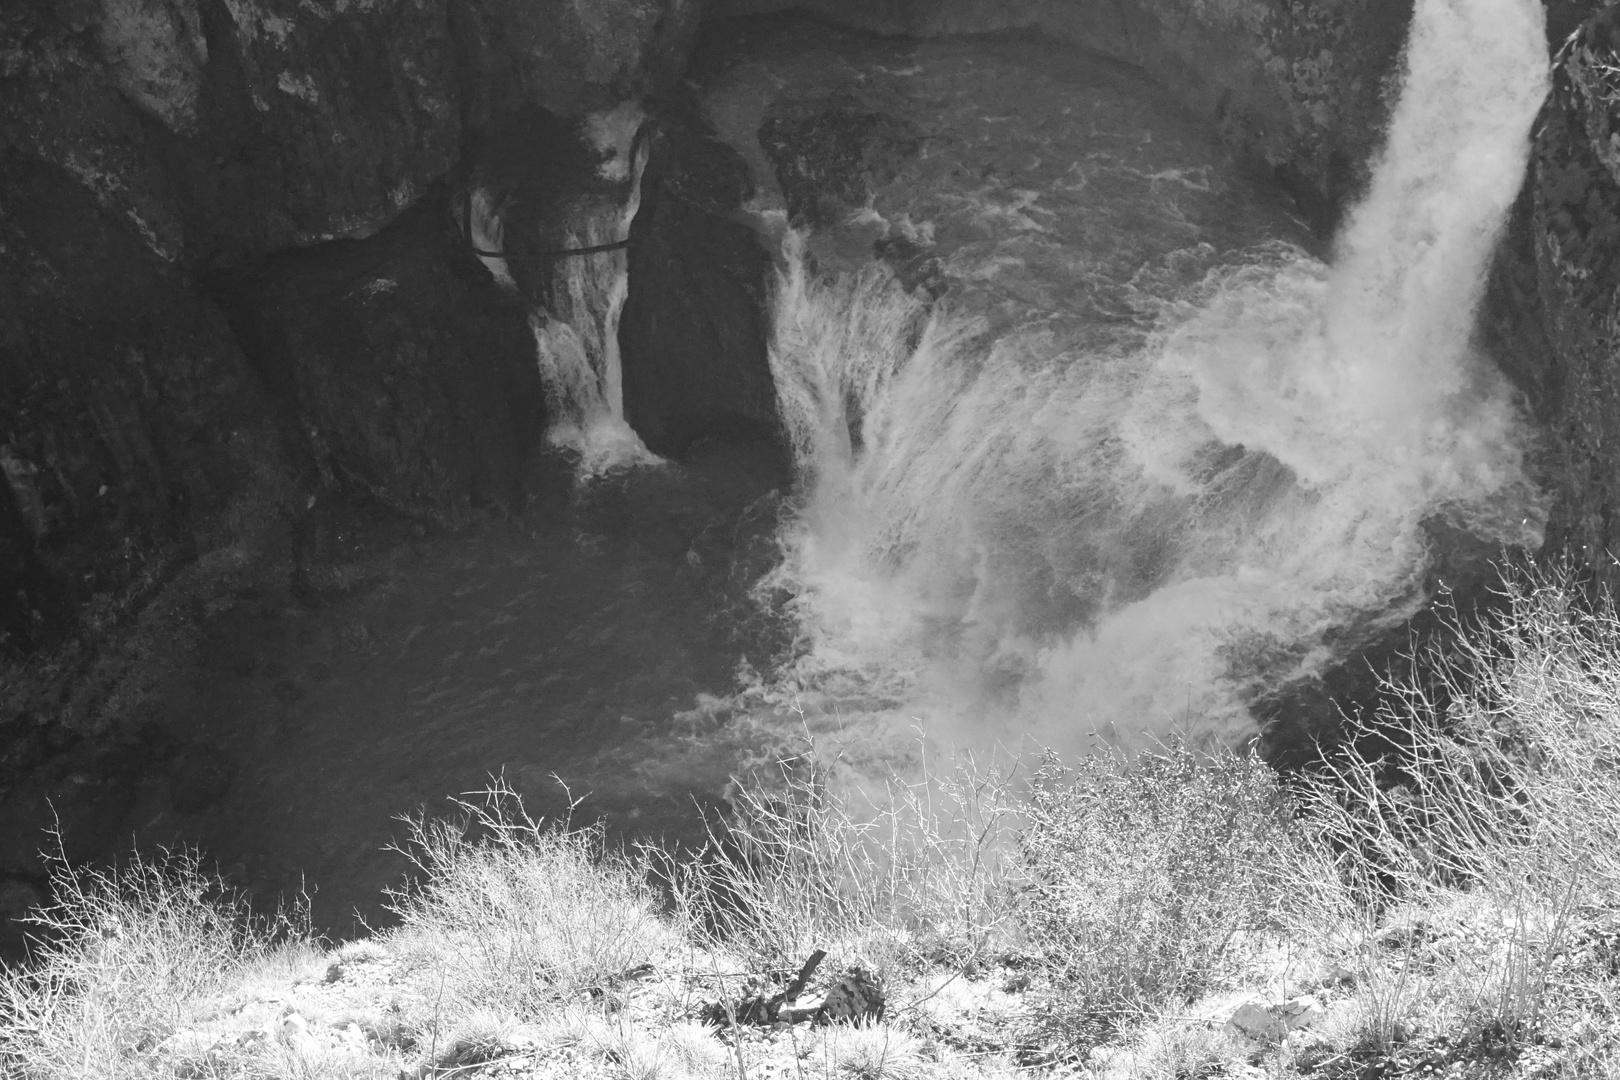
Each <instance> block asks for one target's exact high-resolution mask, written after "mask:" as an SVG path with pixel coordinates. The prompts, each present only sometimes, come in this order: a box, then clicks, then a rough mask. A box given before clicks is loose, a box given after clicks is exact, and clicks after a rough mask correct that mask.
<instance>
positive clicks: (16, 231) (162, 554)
mask: <svg viewBox="0 0 1620 1080" xmlns="http://www.w3.org/2000/svg"><path fill="white" fill-rule="evenodd" d="M0 177H3V183H4V187H5V190H6V193H7V197H6V199H5V202H4V204H3V206H0V309H3V310H4V311H5V313H6V314H5V318H4V323H3V324H0V342H3V354H0V400H3V402H4V405H3V406H0V461H3V462H4V471H5V480H6V481H7V483H6V485H5V486H6V489H7V490H6V492H5V493H4V496H5V497H4V499H3V500H0V501H4V502H6V503H9V506H10V510H9V513H7V514H6V516H7V517H9V518H10V525H11V527H10V528H8V529H7V530H6V534H7V535H6V539H5V546H6V547H7V548H9V549H10V551H11V552H12V554H11V556H10V560H9V565H8V566H7V568H6V569H7V571H9V573H10V574H11V575H12V579H13V581H14V582H15V584H14V586H13V589H12V590H8V596H7V600H8V601H11V600H13V598H15V600H16V601H17V606H16V607H10V606H9V604H8V611H7V616H6V618H5V620H4V621H5V623H6V624H7V625H6V629H7V630H8V631H10V635H9V640H7V641H6V642H3V643H0V649H3V648H7V647H9V648H10V650H11V651H12V653H13V655H17V654H18V653H20V652H24V651H28V650H29V649H31V648H35V647H38V646H41V645H44V644H47V643H50V642H52V641H57V640H60V639H61V638H62V637H64V636H65V635H67V634H68V633H69V632H70V631H71V630H72V629H73V628H74V619H73V618H72V615H73V612H74V611H75V610H76V609H82V608H86V607H88V608H92V609H95V610H94V611H93V612H92V613H91V614H90V615H89V618H91V619H92V620H93V621H97V620H99V624H100V625H101V626H102V628H104V629H105V628H107V624H108V623H109V622H110V621H116V620H117V619H118V618H120V617H121V616H122V615H123V614H124V613H126V612H127V611H129V610H132V609H134V608H137V607H139V606H140V605H141V604H142V603H144V602H145V600H146V599H149V598H150V596H151V595H152V594H153V593H154V592H155V590H156V589H157V588H158V587H159V586H160V585H161V583H162V582H163V581H164V580H165V579H166V578H167V577H168V576H170V575H171V574H172V573H173V572H174V571H175V569H176V568H177V567H179V566H180V565H183V564H185V563H187V562H189V561H190V560H192V559H194V558H196V557H197V555H198V554H199V553H201V552H203V551H207V550H210V549H213V548H217V547H221V546H224V545H229V544H232V543H238V542H240V541H241V540H242V539H243V538H244V537H245V536H247V535H249V534H251V533H252V532H253V531H255V530H256V529H257V528H260V527H262V525H263V524H264V523H265V522H266V521H267V520H272V519H274V517H275V516H276V515H277V513H278V512H279V509H278V507H279V505H280V503H281V502H282V501H283V500H284V499H285V498H286V489H287V488H288V486H289V484H290V476H291V474H290V471H289V463H288V459H287V456H286V453H285V450H284V446H283V443H282V439H281V431H280V429H279V426H278V423H277V418H276V417H275V415H274V412H273V410H272V408H271V407H270V403H269V400H268V398H267V395H266V394H265V393H264V391H263V389H262V388H261V386H260V384H259V382H258V380H257V379H256V378H255V376H254V373H253V371H252V369H251V368H250V367H249V366H248V364H247V362H246V360H245V358H244V357H243V355H242V352H241V349H240V348H239V346H238V344H237V341H236V339H235V338H234V336H233V335H232V334H231V331H230V327H229V326H228V325H227V323H226V321H225V319H224V317H223V316H222V315H221V313H220V312H219V311H218V309H217V308H215V307H214V306H213V304H212V303H210V302H209V301H207V300H206V299H203V298H202V297H199V296H198V295H197V294H196V293H195V292H194V291H193V290H192V289H191V288H190V287H189V284H188V282H187V281H186V280H185V278H184V277H183V276H182V275H180V274H179V273H177V272H176V271H174V270H173V269H172V268H171V267H169V266H168V265H167V264H165V263H164V262H163V261H162V260H161V259H160V258H159V257H158V256H157V255H155V254H154V253H153V252H151V251H150V250H149V249H148V247H147V246H146V245H145V244H144V243H143V241H142V238H141V237H140V236H139V235H138V233H137V232H136V230H134V229H132V228H130V227H129V225H128V223H127V222H125V221H120V220H118V219H116V218H115V217H113V216H112V215H110V214H108V213H106V212H105V211H104V210H102V209H101V208H100V207H98V206H97V204H96V202H95V200H94V199H93V197H92V196H91V194H90V193H89V192H87V191H85V190H84V189H82V188H80V187H78V186H77V185H75V184H74V183H72V181H71V179H70V178H69V177H68V176H67V175H66V174H64V173H62V172H61V171H59V170H57V169H54V168H52V167H50V166H47V165H43V164H38V163H30V162H27V161H26V160H20V159H18V158H17V157H15V156H12V157H9V158H7V159H5V161H4V163H3V164H0ZM97 612H99V614H97Z"/></svg>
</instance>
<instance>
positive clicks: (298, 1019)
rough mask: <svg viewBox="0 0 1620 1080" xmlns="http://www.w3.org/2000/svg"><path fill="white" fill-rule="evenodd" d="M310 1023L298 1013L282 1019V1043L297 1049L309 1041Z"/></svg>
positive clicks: (289, 1014)
mask: <svg viewBox="0 0 1620 1080" xmlns="http://www.w3.org/2000/svg"><path fill="white" fill-rule="evenodd" d="M309 1037H310V1035H309V1021H308V1020H305V1019H304V1018H303V1017H302V1016H300V1015H298V1014H297V1013H288V1014H287V1015H286V1016H284V1017H282V1018H281V1042H282V1044H283V1045H285V1046H289V1047H293V1048H297V1047H299V1046H301V1045H303V1044H304V1043H306V1042H308V1041H309Z"/></svg>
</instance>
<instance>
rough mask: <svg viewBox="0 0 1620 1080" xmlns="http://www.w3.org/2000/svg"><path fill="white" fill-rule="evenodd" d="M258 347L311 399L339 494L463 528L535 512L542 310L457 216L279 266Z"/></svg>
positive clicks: (248, 336)
mask: <svg viewBox="0 0 1620 1080" xmlns="http://www.w3.org/2000/svg"><path fill="white" fill-rule="evenodd" d="M247 291H248V292H249V293H250V295H251V297H252V299H251V300H250V301H249V304H250V305H251V307H250V310H249V311H248V312H246V313H245V314H244V316H243V318H242V319H241V324H242V327H243V330H244V338H245V340H247V341H248V343H249V344H248V348H249V350H250V351H251V352H252V353H253V355H254V358H255V361H256V363H257V366H258V368H259V371H260V372H261V374H262V375H263V377H264V379H265V381H266V382H267V383H268V384H269V385H271V386H274V387H277V388H278V389H279V390H281V392H282V393H283V394H284V395H285V396H287V397H288V398H290V399H291V400H293V401H294V402H296V406H297V411H298V416H299V418H300V426H301V427H302V429H303V433H304V434H305V435H306V436H307V442H306V444H305V449H306V451H307V453H308V454H309V456H310V457H311V458H312V459H313V461H314V463H315V467H316V468H317V470H318V471H319V474H320V476H321V478H322V480H323V481H324V482H327V483H331V484H337V485H341V486H343V487H347V488H350V489H354V490H357V491H359V492H361V493H363V494H365V495H366V496H368V497H369V498H371V499H374V500H376V501H377V502H379V503H381V504H382V505H384V506H387V507H391V508H393V509H395V510H398V511H401V512H403V513H406V514H409V515H414V516H419V517H422V518H424V519H428V520H431V521H433V522H436V523H438V524H442V525H447V526H451V527H455V526H458V525H463V524H466V523H467V522H468V521H469V520H470V515H472V514H473V513H474V512H476V511H477V510H478V509H480V508H486V507H499V508H501V509H504V510H507V511H515V510H517V509H519V508H520V507H521V503H522V469H523V461H524V457H525V455H526V454H527V453H528V451H529V450H530V449H531V448H532V447H533V446H534V445H535V444H536V443H537V442H538V441H539V437H540V434H541V428H542V426H543V423H544V420H543V415H544V413H543V404H542V401H541V393H542V391H541V387H540V383H539V378H538V375H537V373H536V371H535V368H534V359H533V357H534V344H533V341H532V340H531V339H530V337H529V332H528V327H527V324H526V318H527V312H525V311H523V310H522V309H521V308H520V307H518V306H517V305H515V304H513V303H511V302H510V301H509V300H508V299H507V298H506V297H504V296H503V295H502V294H501V293H500V291H499V290H497V289H496V288H495V287H494V285H493V283H492V282H491V281H490V279H489V276H488V274H487V273H485V271H484V270H483V268H482V267H480V266H479V265H478V264H477V263H476V261H475V260H474V259H473V257H472V255H471V254H470V253H469V252H468V251H467V250H466V247H465V244H464V242H463V241H462V239H461V237H460V235H459V233H457V232H456V231H455V229H454V227H453V224H452V222H451V221H450V219H449V216H448V214H447V213H445V212H444V207H443V206H442V205H438V204H437V203H436V202H429V203H427V204H424V205H423V206H421V207H419V208H417V209H416V210H413V211H412V212H411V213H409V214H407V215H405V216H404V217H403V218H401V219H400V221H399V222H398V223H396V224H395V225H394V226H393V227H391V228H390V229H388V230H387V231H386V232H385V233H383V234H381V235H378V236H376V237H374V238H372V239H370V240H366V241H360V242H355V243H350V244H345V245H331V246H326V247H322V248H320V249H317V250H314V251H311V252H308V253H305V254H302V255H298V256H293V257H290V258H288V259H286V260H284V261H282V262H280V263H278V264H276V265H274V266H272V267H271V268H270V269H269V270H268V271H267V272H266V273H265V275H264V276H263V278H262V279H261V280H260V281H259V282H257V283H255V285H254V286H251V287H250V288H249V289H248V290H247Z"/></svg>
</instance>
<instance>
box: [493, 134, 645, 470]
mask: <svg viewBox="0 0 1620 1080" xmlns="http://www.w3.org/2000/svg"><path fill="white" fill-rule="evenodd" d="M645 119H646V117H645V114H644V113H643V112H642V110H641V107H640V106H639V105H637V104H635V103H634V102H626V103H624V104H622V105H619V106H618V107H616V108H614V109H611V110H608V111H605V112H599V113H594V114H592V115H590V116H588V117H586V118H585V120H584V123H583V125H582V134H583V137H584V139H585V141H586V142H587V143H588V144H589V145H590V147H591V149H593V150H594V151H595V152H596V154H597V155H598V157H599V159H600V160H599V162H598V164H597V166H596V179H597V180H599V181H602V182H605V183H606V184H608V185H612V186H614V187H616V188H622V189H623V190H624V191H625V192H626V194H625V195H624V196H623V197H622V198H603V197H599V196H597V197H586V198H579V199H575V200H574V201H573V202H572V203H571V204H570V205H568V206H567V208H566V210H565V224H564V226H563V228H562V232H561V235H560V236H556V237H553V236H545V237H541V238H538V239H539V240H540V242H541V246H542V247H543V248H547V249H550V253H549V254H545V255H543V256H538V257H537V256H535V255H523V254H519V255H514V256H513V257H514V258H528V259H531V260H534V261H535V262H536V264H537V268H536V270H535V272H534V276H535V277H537V278H540V279H542V287H541V288H540V289H539V290H538V291H540V292H541V293H543V295H544V296H545V299H544V302H543V303H539V304H535V305H534V307H533V309H532V310H531V312H530V315H529V329H530V331H531V333H532V334H533V335H534V344H535V356H536V361H537V363H538V365H539V369H540V379H541V381H542V382H543V383H544V384H545V388H546V395H547V400H548V403H549V406H550V422H549V427H548V429H547V432H546V439H547V441H548V442H550V443H551V444H552V445H553V446H559V447H563V448H566V449H568V450H571V451H573V452H574V453H575V454H577V455H578V457H579V463H578V467H577V471H578V473H579V475H580V477H581V478H582V479H589V478H591V477H594V476H597V475H600V474H602V473H605V472H608V471H610V470H613V469H617V468H623V467H627V466H634V465H654V464H659V463H660V462H661V460H662V459H660V458H659V457H658V456H657V455H655V454H653V453H652V452H651V451H649V450H648V449H647V448H646V446H645V445H643V444H642V441H641V439H640V437H639V436H638V435H636V433H635V431H634V430H633V429H632V428H631V427H630V425H629V423H628V422H626V420H625V418H624V377H623V369H622V367H621V364H620V358H619V318H620V316H621V314H622V313H623V311H624V302H625V300H626V298H627V297H628V296H629V294H630V256H629V254H628V252H627V251H626V249H625V248H624V247H623V246H614V245H623V244H624V243H625V242H627V241H628V240H629V238H630V225H631V223H632V222H633V221H634V220H635V217H636V212H637V211H638V210H640V208H641V179H642V173H643V172H644V170H645V169H646V167H647V147H646V144H645V143H644V142H640V141H638V139H637V137H636V136H637V134H638V132H639V131H640V128H641V125H642V123H643V122H644V121H645ZM465 214H466V218H467V220H466V222H465V229H466V231H467V235H468V237H469V239H470V240H471V242H472V245H473V248H474V250H475V251H476V252H478V253H479V254H478V257H479V259H480V260H481V261H482V262H483V264H484V266H485V268H486V269H488V270H489V272H490V275H491V276H492V277H494V279H495V281H496V283H497V284H499V285H500V286H501V287H502V288H504V289H506V290H507V291H508V292H512V293H515V294H517V293H522V292H523V288H522V286H521V285H520V284H519V282H518V280H517V279H516V278H515V277H514V275H513V271H512V268H511V265H510V263H509V261H508V259H507V258H506V257H504V255H503V253H505V252H506V251H507V249H506V248H505V247H504V246H503V243H504V241H505V239H506V236H505V234H506V231H507V227H506V221H505V218H504V215H503V214H502V212H501V209H500V207H499V206H498V205H497V204H496V200H495V199H494V197H493V196H492V195H491V193H490V191H489V189H488V188H487V187H484V186H474V187H473V188H471V189H470V190H469V192H468V195H467V204H466V207H465ZM596 247H605V248H606V250H601V251H593V252H590V253H588V254H563V255H559V254H557V252H559V251H566V250H569V249H577V248H596Z"/></svg>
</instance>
